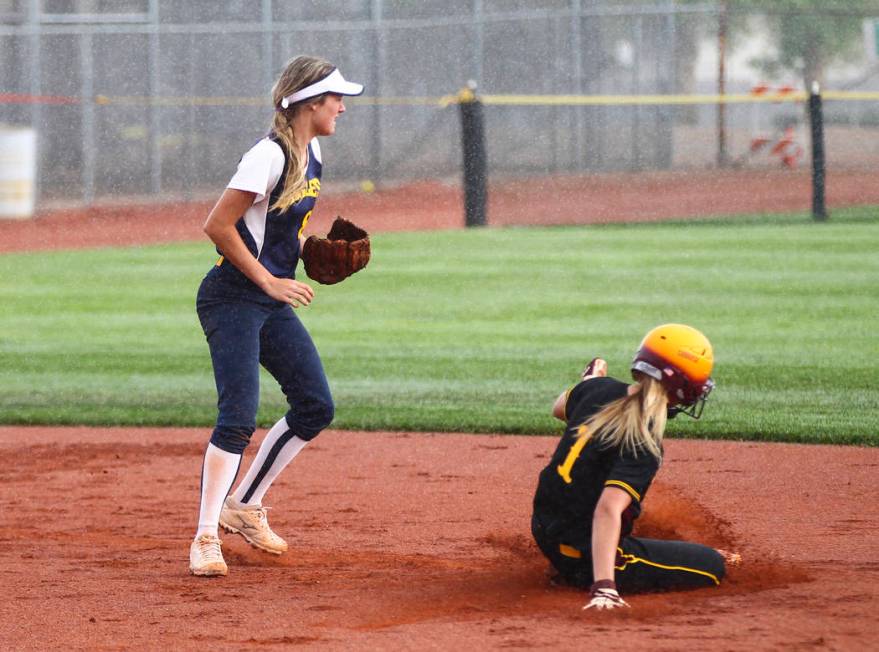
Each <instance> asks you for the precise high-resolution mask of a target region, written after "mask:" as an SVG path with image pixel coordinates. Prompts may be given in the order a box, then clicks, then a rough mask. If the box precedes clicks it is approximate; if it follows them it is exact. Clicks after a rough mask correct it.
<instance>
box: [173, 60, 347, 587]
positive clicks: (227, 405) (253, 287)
mask: <svg viewBox="0 0 879 652" xmlns="http://www.w3.org/2000/svg"><path fill="white" fill-rule="evenodd" d="M362 92H363V86H361V85H360V84H354V83H352V82H348V81H346V80H345V79H344V78H343V77H342V75H341V73H340V72H339V71H338V70H337V69H336V68H335V67H334V66H332V65H331V64H329V63H328V62H326V61H324V60H322V59H317V58H314V57H304V56H302V57H297V58H295V59H293V60H292V61H291V62H290V63H288V64H287V66H286V68H285V69H284V72H283V73H282V74H281V76H280V78H279V79H278V81H277V82H276V83H275V85H274V88H273V89H272V100H273V103H274V107H275V114H274V118H273V120H272V131H271V132H270V134H269V135H268V136H267V137H266V138H264V139H262V140H260V141H259V142H258V143H256V144H255V145H254V146H253V147H252V148H251V149H250V150H249V151H248V152H247V153H246V154H245V155H244V156H243V157H242V159H241V161H240V162H239V164H238V170H237V172H236V173H235V175H234V176H233V177H232V180H231V181H230V182H229V185H228V186H227V188H226V190H225V192H224V193H223V195H222V196H221V197H220V199H219V201H218V202H217V204H216V206H214V208H213V209H212V210H211V213H210V215H208V218H207V221H206V222H205V226H204V230H205V233H206V234H207V235H208V237H210V239H211V240H212V241H213V242H214V243H215V244H216V246H217V250H218V252H219V253H220V260H219V261H218V262H217V264H216V265H215V266H214V267H213V269H211V270H210V272H209V273H208V274H207V276H205V278H204V280H203V281H202V283H201V286H200V288H199V291H198V299H197V304H196V307H197V311H198V316H199V320H200V321H201V325H202V328H203V329H204V333H205V336H206V337H207V341H208V345H209V347H210V351H211V361H212V362H213V367H214V378H215V380H216V385H217V393H218V402H217V405H218V417H217V424H216V427H215V428H214V431H213V433H212V435H211V440H210V443H209V444H208V447H207V450H206V452H205V457H204V463H203V466H202V478H201V507H200V512H199V521H198V530H197V532H196V536H195V540H194V541H193V542H192V545H191V546H190V553H189V569H190V571H191V572H192V573H193V574H195V575H208V576H209V575H225V574H226V573H227V567H226V563H225V561H224V560H223V555H222V551H221V549H220V546H221V543H220V540H219V538H218V536H217V534H218V524H219V525H222V526H223V528H224V529H226V530H227V531H229V532H236V533H239V534H241V535H242V536H243V537H244V538H245V539H246V540H247V541H248V542H250V543H251V544H252V545H254V546H256V547H258V548H261V549H263V550H266V551H267V552H271V553H274V554H281V553H283V552H284V551H286V549H287V544H286V542H285V541H284V540H283V539H282V538H281V537H279V536H278V535H276V534H275V533H274V532H272V530H271V528H270V527H269V525H268V521H267V519H266V508H265V507H263V506H262V498H263V496H264V495H265V492H266V490H267V489H268V488H269V485H270V484H271V483H272V481H273V480H274V479H275V478H276V477H277V475H278V473H280V471H281V470H282V469H283V468H284V467H285V466H286V465H287V464H288V463H289V462H290V461H291V460H292V459H293V458H294V457H295V456H296V455H297V454H298V453H299V451H300V450H302V448H303V447H304V446H305V445H306V443H307V442H309V441H311V440H312V439H313V438H314V437H316V436H317V434H318V433H319V432H320V431H321V430H323V429H324V428H326V427H327V426H328V425H329V424H330V422H331V421H332V419H333V411H334V406H333V399H332V396H331V395H330V390H329V386H328V384H327V379H326V376H325V375H324V370H323V366H322V364H321V361H320V357H319V356H318V353H317V350H316V349H315V347H314V344H313V343H312V340H311V337H310V336H309V334H308V332H307V331H306V330H305V328H304V327H303V325H302V323H301V322H300V321H299V319H298V318H297V317H296V315H295V313H294V312H293V310H292V309H291V306H292V307H293V308H298V307H300V306H307V305H308V304H309V303H310V302H311V300H312V298H313V296H314V292H313V291H312V289H311V287H310V286H309V285H307V284H305V283H302V282H300V281H297V280H296V279H295V278H294V272H295V270H296V265H297V262H298V260H299V254H300V251H301V248H302V244H303V242H304V240H305V238H304V236H303V230H304V229H305V226H306V224H307V223H308V219H309V217H310V216H311V212H312V210H313V209H314V205H315V202H316V200H317V197H318V195H319V194H320V177H321V170H322V163H321V154H320V147H319V146H318V141H317V138H316V137H317V136H330V135H332V134H333V133H334V132H335V128H336V118H337V117H338V116H339V115H340V114H341V113H343V112H344V111H345V105H344V103H343V101H342V98H343V96H345V95H359V94H360V93H362ZM260 365H262V366H263V367H265V369H267V370H268V371H269V373H271V374H272V376H274V378H275V379H276V380H277V381H278V383H279V384H280V386H281V389H282V390H283V392H284V395H285V396H286V397H287V402H288V404H289V406H290V409H289V411H288V412H287V414H286V415H285V416H284V417H282V418H281V419H280V420H279V421H278V422H277V423H276V424H275V425H274V426H273V427H272V428H271V429H270V430H269V432H268V433H267V434H266V437H265V439H264V440H263V443H262V445H261V446H260V449H259V451H258V453H257V455H256V458H255V459H254V461H253V464H252V465H251V467H250V469H249V470H248V471H247V473H246V474H245V476H244V479H243V480H242V481H241V483H240V485H239V486H238V488H237V489H236V491H235V492H234V493H232V494H231V495H229V490H230V489H231V487H232V484H233V482H234V481H235V477H236V476H237V474H238V468H239V465H240V463H241V457H242V453H243V451H244V448H245V447H246V446H247V444H248V442H249V441H250V437H251V435H252V434H253V432H254V430H255V429H256V414H257V407H258V403H259V366H260ZM227 495H228V497H227Z"/></svg>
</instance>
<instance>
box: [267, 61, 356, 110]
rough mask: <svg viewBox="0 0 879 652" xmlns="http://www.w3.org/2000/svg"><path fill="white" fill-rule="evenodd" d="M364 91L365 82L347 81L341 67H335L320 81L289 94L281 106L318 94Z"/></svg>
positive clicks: (351, 93) (348, 93)
mask: <svg viewBox="0 0 879 652" xmlns="http://www.w3.org/2000/svg"><path fill="white" fill-rule="evenodd" d="M362 92H363V84H355V83H354V82H349V81H346V80H345V78H344V77H342V73H340V72H339V69H338V68H333V72H331V73H330V74H329V75H327V76H326V77H324V78H323V79H321V80H320V81H316V82H314V83H313V84H311V85H309V86H306V87H305V88H300V89H299V90H298V91H296V92H295V93H293V94H292V95H288V96H287V97H285V98H284V99H283V100H281V108H282V109H286V108H287V107H289V106H290V105H291V104H296V102H301V101H302V100H307V99H309V98H312V97H317V96H318V95H323V94H324V93H336V94H338V95H360V94H361V93H362Z"/></svg>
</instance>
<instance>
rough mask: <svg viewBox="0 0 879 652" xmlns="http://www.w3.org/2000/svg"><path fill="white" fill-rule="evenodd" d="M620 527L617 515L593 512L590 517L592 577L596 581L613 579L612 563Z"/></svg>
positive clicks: (602, 511) (614, 557)
mask: <svg viewBox="0 0 879 652" xmlns="http://www.w3.org/2000/svg"><path fill="white" fill-rule="evenodd" d="M621 527H622V519H621V516H620V514H619V513H616V512H614V511H611V510H606V509H596V510H595V513H594V514H593V516H592V575H593V577H594V579H595V580H596V581H598V580H612V579H614V561H615V560H616V554H617V544H618V543H619V540H620V529H621Z"/></svg>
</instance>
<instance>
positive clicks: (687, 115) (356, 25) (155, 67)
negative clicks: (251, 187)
mask: <svg viewBox="0 0 879 652" xmlns="http://www.w3.org/2000/svg"><path fill="white" fill-rule="evenodd" d="M726 12H727V9H726V5H725V3H692V2H676V1H675V0H656V1H654V2H631V1H609V0H608V1H593V0H541V1H539V2H533V1H525V0H443V1H440V0H428V1H425V2H402V1H392V0H248V1H244V0H239V1H228V2H222V3H216V2H206V1H197V0H193V1H191V2H185V3H184V2H177V1H174V0H0V84H2V87H0V124H3V125H5V126H6V127H9V128H22V127H30V128H33V129H34V130H35V131H36V132H37V143H38V144H37V160H38V165H37V181H38V182H37V188H38V202H46V201H51V200H74V201H83V202H86V203H88V202H92V201H94V200H96V199H101V198H112V197H121V196H126V197H130V196H177V197H200V196H203V195H204V194H210V195H215V194H216V192H217V189H218V188H220V187H222V186H223V185H224V184H225V183H226V181H227V180H228V179H229V177H230V176H231V174H232V172H233V171H234V167H235V164H236V162H237V160H238V158H239V157H240V156H241V154H242V153H243V152H244V151H245V150H246V149H247V148H248V147H249V146H250V144H252V143H253V142H254V141H255V140H257V139H258V138H260V137H261V136H262V135H263V134H264V133H265V131H266V129H267V128H268V125H269V121H270V118H271V110H272V108H271V106H270V103H269V90H270V87H271V84H272V83H273V81H274V79H275V77H276V76H277V74H278V73H279V72H280V70H281V69H282V68H283V66H284V64H285V62H286V61H287V60H289V59H290V58H291V57H292V56H295V55H296V54H301V53H308V54H315V55H318V56H322V57H325V58H327V59H329V60H330V61H332V62H334V63H335V64H337V65H338V66H339V67H340V69H341V70H342V71H343V72H344V74H345V75H346V77H348V78H349V79H352V80H356V81H359V82H362V83H364V84H365V86H366V94H365V96H364V97H362V98H351V99H350V100H349V101H348V107H349V111H348V113H347V114H346V115H345V116H344V117H343V118H342V119H341V120H340V123H339V131H338V132H337V135H336V136H335V137H333V138H329V139H325V141H324V142H323V143H322V148H323V150H324V152H325V154H324V157H325V159H326V161H327V177H328V178H330V179H332V180H334V181H336V182H348V181H350V182H357V181H360V180H363V179H369V180H371V181H373V182H375V183H379V184H380V183H383V182H384V183H391V182H401V181H406V180H411V179H418V178H448V177H457V175H459V174H460V168H461V146H460V125H459V118H458V112H457V107H456V104H455V103H454V101H449V100H448V96H454V94H455V93H456V92H457V91H458V90H459V89H461V88H462V87H464V86H465V85H466V84H467V82H468V81H469V80H473V81H475V82H476V85H477V88H478V90H479V92H480V93H482V94H490V95H496V96H510V97H513V98H515V97H525V98H526V99H527V97H528V96H533V95H539V96H546V97H548V98H551V97H552V96H589V97H593V98H603V100H602V101H601V102H594V103H580V104H577V103H569V104H564V103H553V102H551V101H547V102H546V103H545V104H543V105H541V104H539V103H535V102H533V101H523V102H518V103H517V102H516V101H512V100H511V101H509V102H500V103H491V102H488V103H486V129H487V144H488V158H489V169H490V171H491V174H492V175H501V176H504V175H506V176H511V177H512V176H517V175H519V176H521V175H541V174H547V175H557V174H566V173H580V172H583V171H586V172H607V171H620V170H626V171H639V170H669V169H689V168H705V167H712V166H716V165H718V164H725V165H739V166H778V165H796V164H798V163H797V161H798V160H799V159H801V158H803V154H804V152H805V151H806V150H807V149H808V148H807V143H806V142H804V139H805V138H807V133H808V127H807V125H806V124H805V122H804V119H805V112H804V109H803V105H802V103H801V102H785V101H777V102H773V101H765V98H760V97H758V96H759V95H760V93H761V92H762V93H764V94H765V93H768V94H773V93H779V92H782V91H783V89H784V88H785V87H786V86H791V87H792V88H794V89H796V90H799V91H800V92H802V91H804V90H806V89H805V88H804V82H803V81H802V79H801V78H797V77H795V76H794V75H792V74H791V73H784V72H775V73H774V74H771V71H770V70H769V69H768V68H767V69H766V70H767V72H765V73H764V72H763V71H762V70H761V69H759V68H758V67H756V66H755V64H753V63H752V62H750V61H749V57H751V58H759V56H761V55H765V54H766V53H767V52H768V51H769V50H770V49H771V48H772V47H775V46H774V45H773V44H775V43H777V42H778V39H777V38H775V37H776V36H777V35H776V34H773V32H772V30H773V25H774V24H776V23H777V20H775V19H777V18H779V16H777V15H773V14H750V15H747V14H728V13H726ZM877 14H879V11H877ZM811 17H812V18H814V19H815V20H817V21H819V22H821V21H831V22H832V21H836V20H846V21H855V22H857V23H858V24H861V23H863V24H864V30H863V32H858V33H857V34H854V35H853V34H852V33H851V30H849V31H844V30H840V39H842V38H845V39H846V43H836V44H833V46H834V47H833V50H834V52H838V53H839V54H840V56H839V57H838V60H839V61H840V62H841V63H836V64H834V63H833V62H832V61H829V60H828V62H827V65H826V66H825V67H824V68H823V69H822V70H821V71H820V72H821V76H822V81H823V82H824V85H825V87H826V88H836V89H848V90H857V91H876V90H877V89H879V70H877V67H876V63H875V60H872V59H871V54H870V49H869V39H870V36H869V34H870V32H869V29H870V27H869V26H870V25H872V24H873V23H871V22H870V21H869V20H865V18H868V17H865V16H859V15H858V16H855V15H849V14H847V13H845V12H843V13H840V12H838V11H836V12H833V11H830V10H828V13H827V14H826V15H824V14H813V15H812V16H811ZM726 21H729V25H730V26H731V27H730V36H729V38H728V39H721V38H720V36H722V35H723V33H724V29H725V27H724V26H725V24H726ZM846 24H848V23H846ZM849 41H851V42H849ZM721 54H722V55H723V56H721ZM873 56H875V53H874V54H873ZM721 61H724V63H725V64H726V68H725V71H724V77H723V78H724V79H725V84H724V86H723V87H720V86H719V83H718V79H719V64H720V62H721ZM834 61H835V60H834ZM764 75H765V76H764ZM764 82H765V85H766V87H767V88H765V89H764V90H763V91H759V89H757V87H758V85H759V84H761V83H764ZM755 89H757V90H755ZM720 91H722V92H724V93H728V94H740V95H742V96H745V97H744V99H743V101H741V102H737V103H728V104H720V103H718V102H715V101H713V100H711V99H710V97H705V98H704V99H703V100H700V101H694V102H692V103H685V102H684V103H678V104H668V103H662V102H658V101H656V96H668V95H680V96H693V95H700V94H702V95H705V96H714V95H717V94H718V93H719V92H720ZM782 94H783V93H782ZM747 96H753V98H754V100H755V101H753V102H750V101H746V100H747V99H748V97H747ZM778 99H779V100H782V99H784V98H782V97H781V96H779V98H778ZM758 100H759V101H758ZM720 107H724V108H723V109H721V108H720ZM719 116H720V117H721V118H722V119H719ZM826 116H827V125H826V131H827V141H828V164H829V165H830V166H831V167H832V166H835V165H836V166H838V165H852V166H861V167H875V166H876V164H877V162H879V101H877V100H876V99H875V98H874V97H873V96H871V95H869V94H867V95H866V96H865V99H863V100H853V101H833V102H828V103H827V104H826ZM719 141H722V143H723V151H722V152H721V156H719V154H718V144H719ZM785 141H787V142H785ZM785 157H787V158H785Z"/></svg>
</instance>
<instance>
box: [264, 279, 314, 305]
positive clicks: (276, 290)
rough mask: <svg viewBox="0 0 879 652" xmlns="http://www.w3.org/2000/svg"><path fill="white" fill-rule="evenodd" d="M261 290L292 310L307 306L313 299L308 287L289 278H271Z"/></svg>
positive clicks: (312, 292) (311, 291)
mask: <svg viewBox="0 0 879 652" xmlns="http://www.w3.org/2000/svg"><path fill="white" fill-rule="evenodd" d="M263 289H264V290H265V293H266V294H268V295H269V296H270V297H271V298H272V299H275V300H276V301H283V302H284V303H289V304H290V305H291V306H293V307H294V308H298V307H299V306H307V305H308V304H309V303H311V300H312V299H313V298H314V290H312V289H311V286H310V285H307V284H305V283H302V282H300V281H296V280H294V279H290V278H277V277H272V278H271V279H270V280H269V282H268V283H266V286H265V287H264V288H263Z"/></svg>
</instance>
